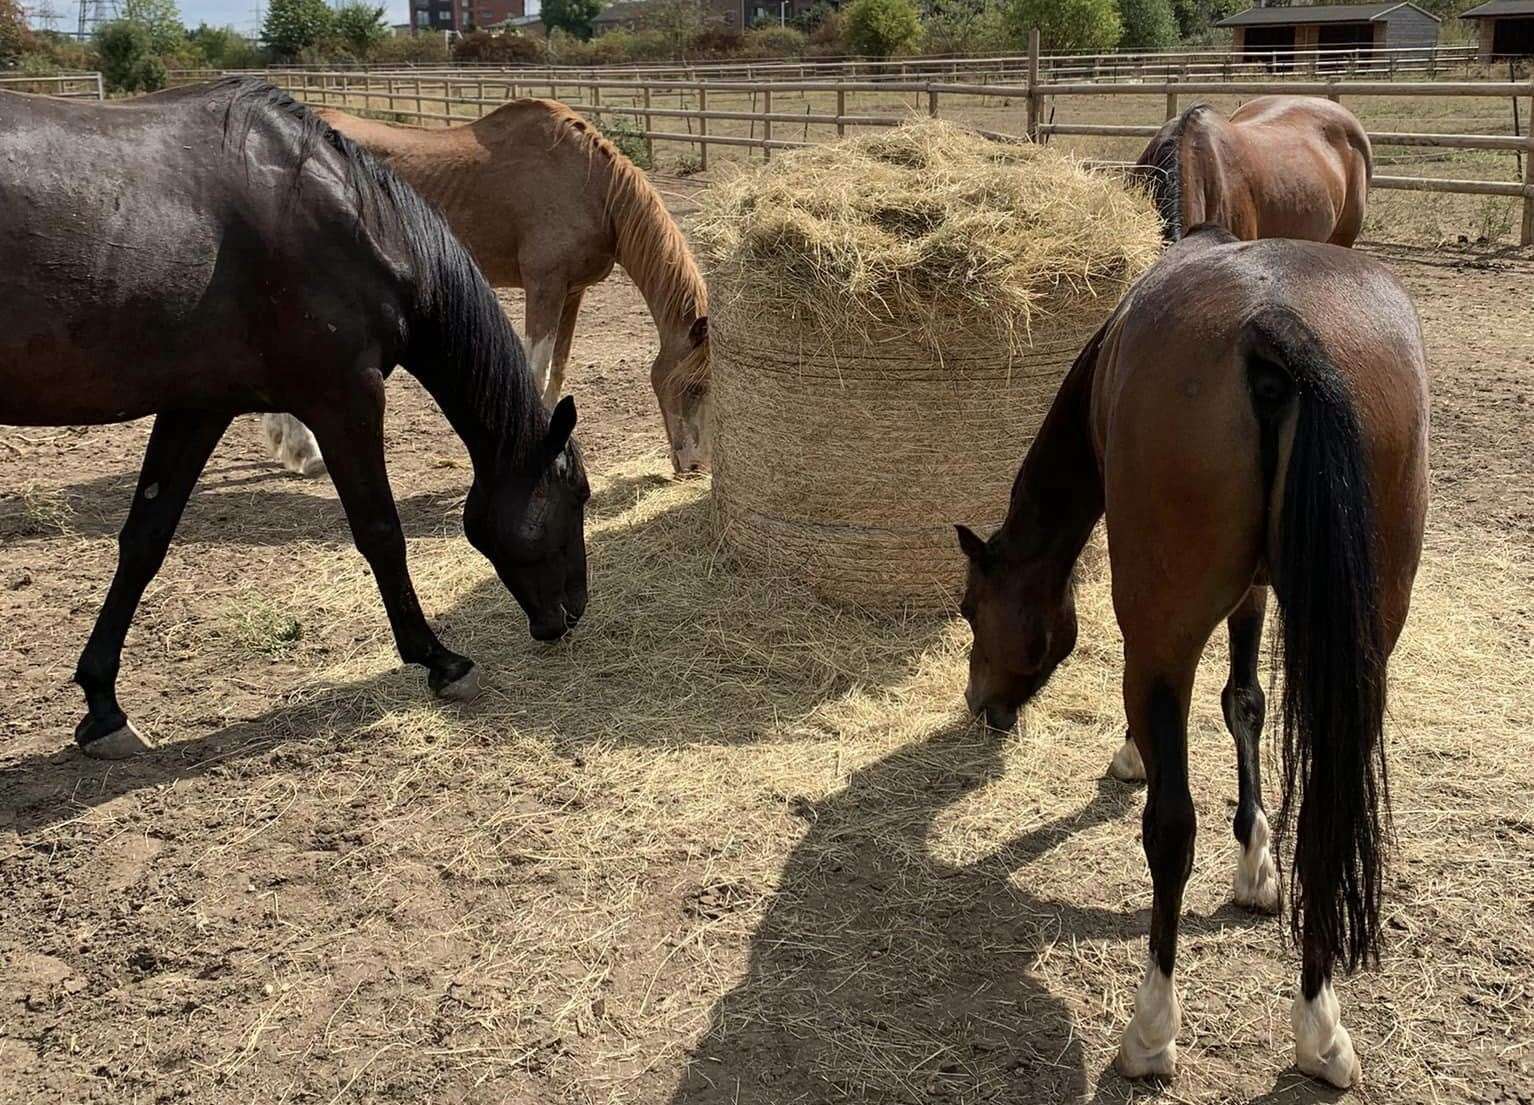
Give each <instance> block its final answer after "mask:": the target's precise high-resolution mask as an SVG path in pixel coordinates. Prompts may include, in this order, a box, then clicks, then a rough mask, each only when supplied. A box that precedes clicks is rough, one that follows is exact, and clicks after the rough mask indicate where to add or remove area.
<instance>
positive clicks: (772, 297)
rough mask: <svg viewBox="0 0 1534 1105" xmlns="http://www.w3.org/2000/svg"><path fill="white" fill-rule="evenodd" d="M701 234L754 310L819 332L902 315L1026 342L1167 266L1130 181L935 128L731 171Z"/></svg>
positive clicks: (711, 201) (1144, 202)
mask: <svg viewBox="0 0 1534 1105" xmlns="http://www.w3.org/2000/svg"><path fill="white" fill-rule="evenodd" d="M690 229H691V236H692V239H693V241H694V243H695V245H696V248H697V249H698V251H699V253H700V256H701V259H702V262H703V265H704V268H705V270H706V271H708V273H709V278H710V283H711V286H712V287H714V288H716V289H718V290H717V291H716V292H715V295H716V297H717V296H718V295H719V294H724V295H727V296H729V297H731V299H732V300H733V301H735V302H736V304H737V306H736V307H734V308H732V309H735V310H738V311H739V313H741V314H742V315H745V316H750V315H752V314H753V313H760V311H763V310H774V311H775V312H778V311H781V310H782V305H783V304H784V303H785V302H787V303H790V304H792V306H793V310H794V311H795V313H796V314H798V315H799V316H801V318H802V319H803V322H804V326H805V328H806V330H807V331H809V332H810V333H812V334H815V335H824V336H832V335H864V334H866V332H867V331H868V330H869V329H871V328H876V327H877V328H883V327H887V326H888V325H889V324H891V323H894V324H896V325H897V326H900V327H902V328H906V327H909V328H910V331H911V333H912V334H913V335H914V336H915V337H916V340H917V341H918V342H919V344H920V345H922V346H923V347H928V348H936V347H939V346H941V345H942V344H943V342H944V339H946V338H948V337H950V336H951V335H953V334H956V333H966V334H970V335H974V336H976V337H977V339H979V340H984V339H985V338H986V337H992V338H994V339H995V340H1000V341H1003V342H1006V343H1008V344H1012V345H1015V346H1021V345H1024V344H1026V339H1027V334H1028V332H1029V330H1030V328H1031V327H1032V326H1034V325H1040V324H1043V323H1045V322H1047V321H1049V320H1050V319H1051V318H1054V317H1057V316H1068V315H1069V313H1070V312H1071V311H1072V310H1073V308H1075V307H1077V306H1078V305H1079V304H1080V303H1081V302H1082V301H1083V300H1086V299H1095V298H1098V297H1101V296H1104V295H1106V296H1107V297H1108V298H1109V299H1112V298H1116V297H1117V295H1118V294H1119V292H1120V291H1121V289H1122V288H1123V287H1124V286H1126V285H1127V284H1128V283H1129V281H1131V280H1133V279H1134V278H1135V277H1136V276H1138V275H1139V274H1140V273H1141V272H1143V271H1144V270H1145V269H1146V268H1147V267H1148V266H1149V265H1150V263H1151V262H1152V261H1154V260H1155V258H1156V256H1157V253H1158V252H1159V250H1160V243H1161V236H1160V223H1159V222H1158V220H1157V217H1156V214H1155V211H1154V209H1153V207H1152V206H1151V204H1150V202H1149V201H1148V199H1146V198H1145V197H1144V196H1142V195H1141V194H1140V193H1138V192H1137V191H1134V190H1132V189H1130V188H1127V187H1126V186H1125V185H1123V184H1122V183H1120V182H1119V181H1117V180H1115V179H1113V178H1110V177H1107V176H1104V175H1102V174H1098V173H1092V172H1089V171H1088V170H1086V169H1084V168H1082V167H1081V166H1080V165H1079V164H1078V163H1077V162H1075V161H1073V160H1072V159H1070V158H1067V157H1064V156H1062V155H1060V154H1057V153H1054V152H1051V151H1048V150H1045V149H1042V148H1040V147H1037V146H1032V145H1029V144H1026V143H1018V144H1008V143H1000V142H994V141H991V140H989V139H987V138H985V137H983V136H981V135H979V134H977V133H975V132H973V131H969V130H966V129H964V128H962V127H959V126H956V125H954V124H951V123H945V122H940V121H923V122H915V123H910V124H908V125H906V126H903V127H898V128H895V129H893V130H889V131H885V132H882V133H877V134H872V135H868V136H865V137H861V138H854V139H849V140H847V141H844V142H838V143H834V144H831V145H826V146H817V147H813V148H810V149H805V150H795V151H792V152H790V153H787V154H785V155H783V156H781V157H778V158H776V159H774V160H773V161H772V162H770V163H769V164H767V165H765V166H763V167H761V168H759V169H756V170H750V171H740V172H734V173H727V174H724V175H723V178H722V179H721V180H720V181H718V182H717V183H716V184H714V185H713V186H712V187H711V188H710V189H709V190H708V192H707V193H705V194H704V196H703V198H702V205H701V209H700V211H699V212H698V214H697V216H696V217H695V218H694V219H693V221H692V224H691V228H690Z"/></svg>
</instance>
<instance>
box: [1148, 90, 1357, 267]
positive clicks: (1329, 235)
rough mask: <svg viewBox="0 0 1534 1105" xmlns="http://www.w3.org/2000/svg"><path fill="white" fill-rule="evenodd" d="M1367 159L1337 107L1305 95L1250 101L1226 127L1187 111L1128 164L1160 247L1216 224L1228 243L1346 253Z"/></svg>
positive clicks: (1345, 113)
mask: <svg viewBox="0 0 1534 1105" xmlns="http://www.w3.org/2000/svg"><path fill="white" fill-rule="evenodd" d="M1373 171H1374V156H1373V153H1372V151H1371V150H1370V147H1369V136H1368V135H1367V134H1365V133H1364V128H1363V125H1362V124H1361V123H1359V121H1358V118H1357V117H1356V116H1355V115H1354V114H1353V113H1352V112H1351V111H1349V110H1348V109H1347V108H1345V107H1343V106H1342V105H1340V104H1334V103H1332V102H1331V101H1330V100H1322V99H1317V98H1315V97H1312V96H1259V97H1258V98H1257V99H1255V100H1250V101H1248V102H1247V103H1245V104H1242V105H1241V106H1240V107H1239V108H1237V109H1236V110H1235V111H1234V112H1232V113H1231V115H1230V117H1229V118H1228V119H1227V118H1226V117H1225V116H1223V115H1221V114H1220V113H1219V112H1218V111H1216V110H1214V108H1212V107H1210V106H1209V105H1208V104H1194V105H1193V106H1192V107H1190V108H1188V109H1187V110H1186V111H1184V112H1183V113H1182V114H1180V115H1178V116H1177V117H1176V118H1175V119H1172V120H1170V121H1169V122H1167V124H1166V125H1165V126H1163V127H1162V128H1161V130H1160V131H1159V132H1157V134H1156V136H1155V137H1154V138H1152V139H1151V141H1150V144H1149V145H1148V146H1146V147H1145V152H1144V153H1142V154H1141V155H1140V160H1139V161H1137V162H1136V163H1135V167H1134V169H1133V170H1132V175H1133V176H1135V177H1138V178H1139V179H1141V180H1142V181H1144V182H1145V183H1146V184H1147V185H1148V187H1149V188H1150V192H1151V195H1152V197H1153V198H1154V199H1155V201H1156V206H1157V208H1158V209H1159V211H1160V212H1161V225H1162V234H1163V236H1164V237H1165V238H1166V240H1167V241H1169V242H1175V241H1177V239H1178V238H1180V237H1182V235H1183V231H1184V229H1186V228H1187V227H1191V226H1197V225H1199V224H1200V223H1217V224H1219V225H1220V226H1223V227H1224V228H1225V229H1226V230H1229V231H1230V232H1231V233H1232V234H1234V235H1235V236H1236V237H1238V238H1244V239H1247V240H1252V239H1255V238H1298V239H1301V240H1304V241H1309V242H1331V243H1332V244H1333V245H1339V246H1350V245H1352V244H1353V242H1354V240H1355V239H1356V238H1357V237H1358V233H1359V231H1360V230H1361V229H1362V228H1363V224H1364V210H1365V207H1366V206H1367V204H1368V200H1369V180H1370V177H1371V176H1372V175H1373Z"/></svg>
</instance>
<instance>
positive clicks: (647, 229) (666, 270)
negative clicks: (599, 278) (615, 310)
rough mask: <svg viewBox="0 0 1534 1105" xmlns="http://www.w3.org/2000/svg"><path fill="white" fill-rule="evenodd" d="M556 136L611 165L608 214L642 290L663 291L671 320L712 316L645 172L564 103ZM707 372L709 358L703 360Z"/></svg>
mask: <svg viewBox="0 0 1534 1105" xmlns="http://www.w3.org/2000/svg"><path fill="white" fill-rule="evenodd" d="M547 107H548V110H549V113H550V115H551V116H552V117H553V121H554V126H555V133H556V134H557V135H559V137H560V138H561V139H564V138H569V139H571V140H572V141H575V142H579V143H581V145H582V147H583V148H584V149H585V150H586V152H587V155H588V156H589V157H594V158H601V159H602V160H603V161H604V162H605V163H606V165H607V171H608V185H607V210H608V215H609V217H610V218H611V219H612V222H613V231H614V233H615V235H616V237H617V257H618V263H619V264H621V265H622V266H623V268H624V270H625V271H626V272H627V273H628V274H629V277H630V278H631V279H632V280H633V281H634V283H635V284H636V285H638V286H639V287H640V288H641V289H649V288H654V289H659V290H660V291H661V293H662V297H663V298H662V302H661V304H660V307H661V309H662V310H664V311H665V312H666V313H667V314H668V315H669V316H671V317H673V318H681V319H687V320H689V321H690V320H691V319H695V318H698V317H699V316H701V315H706V314H708V287H707V285H706V284H704V282H703V274H702V273H700V272H699V271H698V264H697V262H696V261H694V260H693V256H692V251H691V250H690V249H688V248H687V239H686V238H684V237H683V236H682V232H681V230H680V229H679V228H678V227H677V225H676V221H675V220H674V219H672V217H671V213H670V212H669V211H667V210H666V204H665V201H663V200H662V199H661V197H660V193H659V192H657V191H656V190H655V186H654V185H652V184H651V183H650V181H649V178H648V177H646V176H645V175H644V172H643V171H642V170H641V169H640V168H639V166H637V165H635V164H634V163H633V162H632V161H630V160H629V159H628V158H627V157H626V156H624V154H623V151H622V150H620V149H618V147H617V146H615V145H613V144H612V142H610V141H608V139H607V138H606V137H604V136H603V135H602V134H601V132H599V131H598V130H597V129H596V128H595V127H593V126H592V125H591V124H590V123H589V122H587V121H586V119H585V118H584V117H582V116H581V115H579V114H577V113H576V112H575V111H573V110H572V109H571V108H569V107H566V106H565V105H564V104H560V103H554V102H548V103H547ZM701 368H702V371H704V372H706V371H707V368H708V360H707V358H706V357H704V358H702V366H701Z"/></svg>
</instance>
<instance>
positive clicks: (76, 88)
mask: <svg viewBox="0 0 1534 1105" xmlns="http://www.w3.org/2000/svg"><path fill="white" fill-rule="evenodd" d="M0 88H3V89H6V90H8V91H10V92H32V93H35V94H37V95H41V96H56V97H59V98H61V99H71V100H104V99H106V90H105V89H104V88H103V87H102V84H101V74H100V73H65V74H60V75H57V76H49V77H0Z"/></svg>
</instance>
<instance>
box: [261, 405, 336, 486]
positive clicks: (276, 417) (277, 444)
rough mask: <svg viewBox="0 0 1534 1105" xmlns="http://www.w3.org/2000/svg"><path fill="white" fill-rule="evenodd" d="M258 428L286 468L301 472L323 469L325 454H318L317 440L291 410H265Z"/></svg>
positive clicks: (311, 472) (319, 473)
mask: <svg viewBox="0 0 1534 1105" xmlns="http://www.w3.org/2000/svg"><path fill="white" fill-rule="evenodd" d="M261 428H262V429H264V430H265V431H266V440H267V442H268V443H270V445H271V447H272V455H273V456H274V457H275V458H276V459H277V463H278V464H280V465H282V466H283V467H284V468H286V469H287V470H288V471H289V472H295V473H297V474H298V475H300V476H318V475H321V474H322V473H323V472H324V471H325V458H324V457H323V456H321V455H320V443H319V442H318V441H316V440H315V439H314V435H313V434H312V433H310V432H309V427H307V426H305V425H304V424H303V423H302V422H300V421H299V420H298V419H296V418H294V417H293V416H292V415H291V414H264V415H262V416H261Z"/></svg>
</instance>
